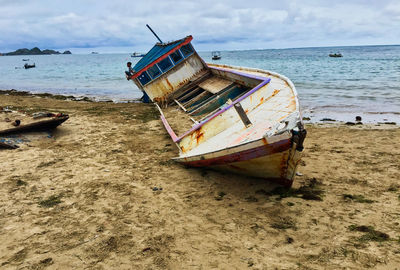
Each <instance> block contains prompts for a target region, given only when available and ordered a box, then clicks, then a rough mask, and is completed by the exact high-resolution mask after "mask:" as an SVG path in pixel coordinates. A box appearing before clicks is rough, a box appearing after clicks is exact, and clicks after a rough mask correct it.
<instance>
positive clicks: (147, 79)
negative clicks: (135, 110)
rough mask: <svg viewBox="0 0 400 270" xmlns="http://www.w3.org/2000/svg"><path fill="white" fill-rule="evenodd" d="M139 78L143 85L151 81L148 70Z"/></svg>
mask: <svg viewBox="0 0 400 270" xmlns="http://www.w3.org/2000/svg"><path fill="white" fill-rule="evenodd" d="M137 78H138V80H139V82H140V83H141V84H142V85H145V84H146V83H148V82H149V81H151V79H150V76H149V75H148V74H147V72H146V71H143V72H142V74H140V75H139V76H138V77H137Z"/></svg>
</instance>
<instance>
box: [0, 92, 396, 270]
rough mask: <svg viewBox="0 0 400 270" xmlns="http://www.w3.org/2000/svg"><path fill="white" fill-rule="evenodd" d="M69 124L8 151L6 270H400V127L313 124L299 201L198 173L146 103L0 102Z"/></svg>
mask: <svg viewBox="0 0 400 270" xmlns="http://www.w3.org/2000/svg"><path fill="white" fill-rule="evenodd" d="M4 106H14V108H19V109H21V110H25V111H31V112H33V111H42V110H50V111H53V112H62V113H66V114H69V115H70V119H69V120H68V121H67V122H65V123H64V124H63V125H61V126H60V127H59V128H58V129H57V130H56V131H55V132H54V134H53V137H52V138H47V139H41V140H37V141H32V142H30V143H28V144H26V145H23V146H22V147H21V148H20V149H17V150H0V154H1V155H0V162H1V167H0V168H1V169H0V268H1V269H86V268H87V269H247V268H249V269H366V268H371V269H396V267H397V268H399V265H400V225H399V222H400V183H399V179H400V140H399V138H400V129H399V128H398V126H391V125H381V126H372V125H357V126H345V125H342V124H336V123H334V124H324V125H317V124H314V125H308V126H307V130H308V137H307V138H306V141H305V147H306V150H305V153H304V158H303V160H302V162H301V165H300V167H299V172H300V173H301V175H299V176H297V177H296V179H295V183H294V186H293V189H292V190H291V191H286V190H283V189H282V188H279V187H277V186H276V185H273V184H270V183H267V182H265V181H263V180H259V179H251V178H246V177H241V176H236V175H232V174H224V173H218V172H213V171H208V170H199V169H188V168H184V167H182V166H180V165H178V164H175V163H173V162H171V161H170V158H171V157H174V156H176V155H177V153H178V151H177V149H176V147H175V146H174V145H173V143H172V141H171V140H170V138H169V136H168V134H167V133H166V132H165V130H164V128H163V126H162V123H161V121H160V120H159V118H158V113H157V110H156V109H155V108H154V107H153V106H152V105H146V104H132V103H130V104H113V103H94V102H85V101H81V102H78V101H65V100H57V99H52V98H43V97H35V96H14V95H0V107H4Z"/></svg>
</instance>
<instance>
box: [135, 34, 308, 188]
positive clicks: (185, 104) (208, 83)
mask: <svg viewBox="0 0 400 270" xmlns="http://www.w3.org/2000/svg"><path fill="white" fill-rule="evenodd" d="M191 39H192V37H191V36H188V37H186V38H185V39H181V40H178V41H175V42H172V43H167V44H156V45H155V46H154V47H153V48H152V49H151V50H150V51H149V53H148V54H147V55H146V56H145V58H143V59H142V60H141V61H139V62H138V63H137V64H136V65H135V67H134V70H137V72H136V73H135V74H134V75H133V77H132V78H134V79H135V83H136V84H137V85H138V87H140V88H141V89H142V90H143V91H145V92H146V93H147V94H148V96H149V97H150V99H151V100H152V101H153V102H155V103H156V104H157V107H158V109H159V111H160V114H161V120H162V122H163V124H164V126H165V128H166V130H167V131H168V133H169V134H170V136H171V138H172V140H173V141H174V143H176V145H177V147H178V148H179V157H177V158H175V160H176V161H178V162H181V163H183V164H185V165H188V166H194V167H210V168H215V169H221V170H229V171H234V172H235V173H240V174H246V175H249V176H254V177H261V178H265V179H274V180H278V181H279V182H280V183H281V184H284V185H287V186H288V185H290V184H291V183H292V181H293V177H294V175H295V169H296V166H297V164H298V162H299V160H300V156H301V155H300V152H301V151H302V141H303V140H304V136H305V131H304V129H303V124H302V121H301V114H300V106H299V102H298V98H297V92H296V89H295V87H294V85H293V83H292V82H291V81H290V80H289V79H288V78H286V77H284V76H282V75H280V74H277V73H274V72H271V71H265V70H259V69H252V68H244V67H232V66H225V65H215V64H206V63H205V62H204V61H203V60H202V59H201V58H200V57H199V55H198V54H197V53H196V52H195V51H194V50H193V48H192V47H187V46H190V44H189V43H190V41H191ZM156 56H157V57H156ZM176 59H177V60H176ZM171 63H173V65H172V64H171ZM303 131H304V132H303ZM175 132H177V133H175ZM300 135H301V136H300ZM300 137H301V138H300Z"/></svg>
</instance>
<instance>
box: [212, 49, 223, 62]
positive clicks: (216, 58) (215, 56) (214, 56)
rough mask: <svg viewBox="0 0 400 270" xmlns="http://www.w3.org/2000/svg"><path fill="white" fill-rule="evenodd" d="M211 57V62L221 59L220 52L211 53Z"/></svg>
mask: <svg viewBox="0 0 400 270" xmlns="http://www.w3.org/2000/svg"><path fill="white" fill-rule="evenodd" d="M211 56H212V58H211V59H212V60H219V59H221V52H219V51H214V52H212V53H211Z"/></svg>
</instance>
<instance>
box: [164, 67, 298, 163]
mask: <svg viewBox="0 0 400 270" xmlns="http://www.w3.org/2000/svg"><path fill="white" fill-rule="evenodd" d="M210 66H211V65H210ZM212 66H215V67H217V68H220V69H221V70H222V69H223V70H225V71H232V72H237V71H238V70H239V71H240V72H243V73H246V74H249V75H254V76H258V77H259V78H261V79H264V80H267V79H270V81H269V83H268V84H266V85H264V86H262V87H261V89H260V90H258V91H257V92H254V93H252V94H251V96H248V97H246V99H244V100H242V101H241V102H240V103H241V104H242V105H243V108H244V109H245V114H246V115H247V117H248V119H249V121H250V122H251V124H250V125H248V126H246V125H245V123H243V122H242V121H240V118H238V117H237V114H238V112H237V110H235V109H233V110H227V111H225V112H224V114H225V115H226V116H227V117H228V118H229V119H233V118H235V119H236V120H234V121H233V122H232V123H231V124H230V126H227V127H226V128H225V129H223V130H222V131H221V132H218V134H215V136H212V137H210V138H208V139H207V140H205V141H204V142H202V143H201V144H199V145H198V146H197V147H193V148H192V149H189V151H185V153H184V154H182V153H181V156H193V155H199V154H202V153H207V152H210V151H216V150H218V149H224V148H229V147H233V146H235V145H240V144H244V143H247V142H251V141H254V140H257V139H261V138H263V136H264V135H265V134H266V133H267V132H273V131H274V129H277V128H278V126H279V124H280V121H281V120H283V119H285V118H287V117H288V116H290V115H291V114H292V113H294V112H296V111H297V112H298V108H299V106H298V101H297V93H296V91H295V89H294V86H293V85H292V84H291V82H290V81H288V80H287V79H286V78H285V77H283V76H281V75H278V74H275V73H273V72H267V71H261V70H260V71H258V70H254V69H242V70H241V69H240V68H231V67H226V66H216V65H212ZM218 80H219V81H218ZM207 81H213V82H216V84H215V85H214V86H213V87H217V86H216V85H220V87H222V88H223V89H220V90H214V92H215V93H214V94H212V93H211V92H210V91H207V90H205V89H203V88H201V87H200V85H211V84H208V83H207ZM227 81H228V80H227V78H226V77H222V76H219V74H218V72H216V74H214V76H212V77H210V78H208V79H207V80H206V82H202V83H199V84H198V85H197V86H195V87H193V88H192V89H189V90H188V91H186V92H185V93H183V94H182V95H181V96H180V97H178V98H177V99H176V100H175V104H174V105H173V106H169V107H168V108H166V109H163V112H164V115H165V117H166V119H167V121H168V123H169V124H170V126H171V128H172V130H173V131H174V132H175V133H176V135H177V137H178V140H177V141H180V139H181V138H183V137H187V136H191V135H190V134H191V132H188V130H191V129H192V130H193V129H195V128H196V126H199V125H200V126H201V124H204V122H207V120H208V119H209V118H210V117H212V116H213V115H214V114H216V113H218V112H219V111H221V110H224V108H226V107H227V106H228V105H229V104H231V103H232V102H234V101H235V100H237V99H239V98H240V97H242V96H244V95H246V94H247V93H249V92H250V90H252V88H250V87H246V86H243V85H240V84H238V83H237V82H235V81H234V80H231V81H230V82H229V81H228V82H227ZM258 82H260V81H258ZM204 88H206V87H204ZM217 88H218V87H217ZM232 89H236V93H235V94H234V95H231V97H232V98H227V96H229V94H230V93H231V92H232ZM237 89H239V90H237ZM253 89H254V88H253ZM221 97H222V98H221ZM221 101H222V102H221ZM296 117H297V118H299V115H297V116H296ZM214 122H215V124H214V125H222V124H223V123H222V122H221V123H218V120H215V121H214ZM221 138H225V139H223V140H222V139H221Z"/></svg>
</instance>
